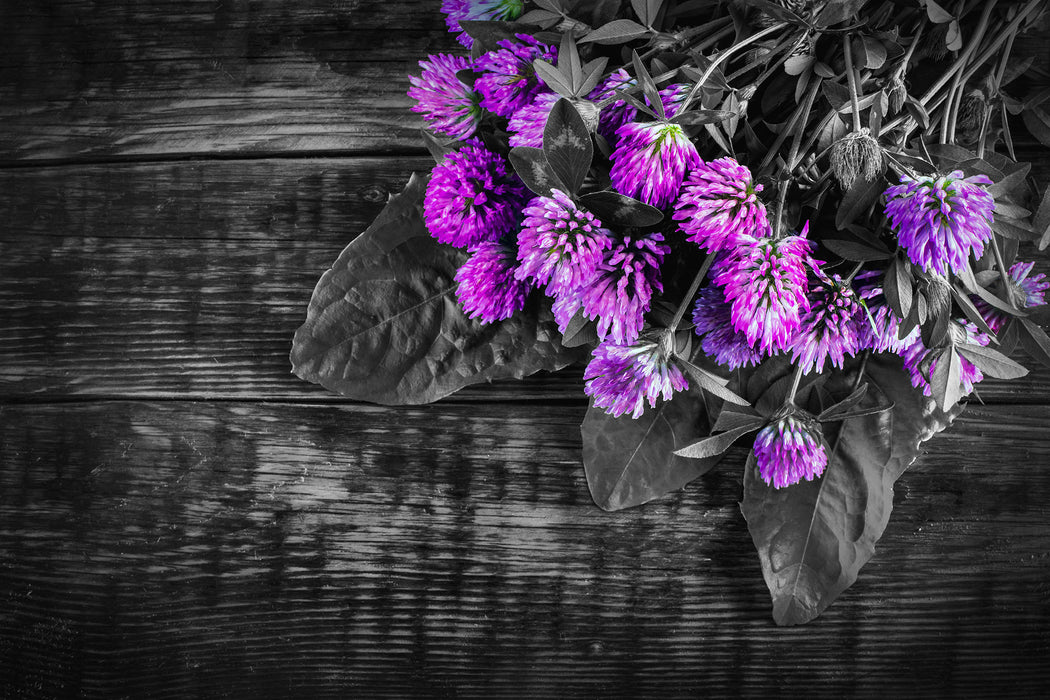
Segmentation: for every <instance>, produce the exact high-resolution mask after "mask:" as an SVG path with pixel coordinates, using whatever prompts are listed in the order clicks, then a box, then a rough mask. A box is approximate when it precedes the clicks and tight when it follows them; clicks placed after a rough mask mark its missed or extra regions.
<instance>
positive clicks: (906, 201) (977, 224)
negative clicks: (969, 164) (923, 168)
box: [886, 170, 995, 275]
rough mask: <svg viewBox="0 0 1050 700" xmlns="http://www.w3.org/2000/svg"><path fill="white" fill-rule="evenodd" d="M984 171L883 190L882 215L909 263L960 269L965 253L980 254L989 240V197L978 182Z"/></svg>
mask: <svg viewBox="0 0 1050 700" xmlns="http://www.w3.org/2000/svg"><path fill="white" fill-rule="evenodd" d="M990 184H992V181H991V180H989V179H988V178H987V177H985V176H984V175H973V176H971V177H966V178H964V177H963V174H962V171H960V170H953V171H952V172H950V173H949V174H948V175H944V176H941V177H937V178H934V177H932V176H926V177H920V178H919V179H917V180H915V179H913V178H911V177H909V176H907V175H902V176H901V184H900V185H894V186H892V187H890V188H888V189H887V190H886V200H887V201H886V216H887V217H888V218H889V220H890V223H891V225H892V227H893V230H894V231H895V232H896V233H897V240H898V241H900V244H901V246H903V247H904V249H905V250H906V251H907V252H908V257H909V258H911V260H912V262H914V263H915V264H916V265H919V266H920V267H922V268H923V269H924V270H927V271H930V270H932V271H933V272H936V273H937V274H940V275H946V274H948V271H949V270H951V271H952V272H961V271H962V270H964V269H965V268H966V266H967V264H968V262H969V257H970V254H971V253H972V254H973V255H974V256H976V257H980V256H981V254H982V253H983V252H984V244H985V243H987V242H988V241H989V240H991V238H992V220H993V212H994V211H995V198H994V197H992V195H991V194H989V193H988V191H987V190H985V189H984V188H983V187H981V185H990Z"/></svg>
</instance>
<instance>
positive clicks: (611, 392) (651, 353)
mask: <svg viewBox="0 0 1050 700" xmlns="http://www.w3.org/2000/svg"><path fill="white" fill-rule="evenodd" d="M583 378H584V379H585V380H586V383H585V384H584V389H583V391H584V393H585V394H586V395H587V396H590V397H591V398H593V399H594V406H595V407H596V408H604V409H605V412H606V413H609V414H612V415H614V416H622V415H623V414H625V413H628V412H630V414H631V417H632V418H637V417H638V416H640V415H642V411H644V410H645V404H646V401H648V403H649V406H650V407H654V406H656V400H657V399H658V398H660V397H663V399H664V400H665V401H667V400H669V399H670V398H671V397H672V396H673V395H674V392H676V391H684V390H685V389H687V388H688V387H689V382H688V380H687V379H686V378H685V375H683V374H682V370H681V369H679V368H678V366H677V365H675V364H674V363H673V362H672V360H671V358H670V357H669V355H668V353H667V351H666V350H665V349H664V347H663V346H662V344H660V343H656V342H653V341H652V340H639V341H637V342H635V343H634V344H620V343H602V344H601V345H599V346H598V347H597V348H595V349H594V353H593V357H592V359H591V361H590V363H589V364H588V365H587V369H586V371H585V372H584V375H583Z"/></svg>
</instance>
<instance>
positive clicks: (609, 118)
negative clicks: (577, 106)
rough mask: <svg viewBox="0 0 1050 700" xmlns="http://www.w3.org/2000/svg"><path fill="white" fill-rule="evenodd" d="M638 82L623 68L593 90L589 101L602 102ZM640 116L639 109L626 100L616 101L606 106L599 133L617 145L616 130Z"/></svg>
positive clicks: (601, 115) (600, 117)
mask: <svg viewBox="0 0 1050 700" xmlns="http://www.w3.org/2000/svg"><path fill="white" fill-rule="evenodd" d="M635 84H636V81H635V79H634V78H632V77H631V76H630V74H628V73H627V71H625V70H624V69H623V68H619V69H617V70H615V71H614V72H613V73H612V74H611V75H609V76H608V77H606V78H605V79H604V80H602V82H600V83H598V85H597V86H596V87H595V88H594V89H593V90H591V93H590V94H589V95H588V96H587V99H588V100H590V101H591V102H601V101H602V100H607V99H609V98H610V97H612V96H613V95H615V94H616V92H617V91H618V90H624V89H626V88H629V87H631V86H632V85H635ZM637 116H638V109H637V108H636V107H635V106H634V105H632V104H630V103H629V102H626V101H624V100H616V101H615V102H611V103H610V104H608V105H606V106H605V107H604V108H603V109H602V111H601V114H600V115H599V117H598V133H599V134H601V135H602V136H604V137H605V139H606V140H608V141H609V142H610V143H612V144H613V145H615V143H616V140H617V139H616V130H617V129H619V128H620V127H621V126H623V125H624V124H626V123H627V122H632V121H634V119H635V117H637Z"/></svg>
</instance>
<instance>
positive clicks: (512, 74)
mask: <svg viewBox="0 0 1050 700" xmlns="http://www.w3.org/2000/svg"><path fill="white" fill-rule="evenodd" d="M515 36H516V37H517V41H509V40H503V41H499V42H497V46H499V47H500V48H499V49H497V50H496V51H489V52H488V53H486V54H484V55H482V56H481V57H480V58H478V59H477V60H476V61H475V62H474V70H475V71H477V72H478V73H480V75H479V76H478V77H477V79H476V80H475V81H474V89H475V90H477V91H478V92H479V93H480V94H481V106H482V107H484V108H485V109H487V110H488V111H490V112H492V113H493V114H496V115H498V116H501V117H507V118H508V119H509V118H510V117H513V116H514V114H515V113H516V112H517V111H518V110H520V109H522V108H524V107H526V106H528V104H529V103H530V102H532V100H533V99H534V98H535V97H536V95H538V94H539V93H540V91H541V90H542V89H543V88H544V87H545V85H544V83H543V81H542V80H541V79H540V78H539V76H537V75H536V71H535V69H533V67H532V62H533V61H534V60H535V59H537V58H542V59H543V60H545V61H550V62H554V60H555V58H556V57H557V50H556V49H555V48H554V47H553V46H548V45H547V44H543V43H540V42H539V41H537V40H536V39H534V38H532V37H531V36H529V35H528V34H515Z"/></svg>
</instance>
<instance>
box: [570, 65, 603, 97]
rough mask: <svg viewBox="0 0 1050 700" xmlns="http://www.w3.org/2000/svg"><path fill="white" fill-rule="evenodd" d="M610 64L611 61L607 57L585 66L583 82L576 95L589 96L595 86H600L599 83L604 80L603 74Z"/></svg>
mask: <svg viewBox="0 0 1050 700" xmlns="http://www.w3.org/2000/svg"><path fill="white" fill-rule="evenodd" d="M608 63H609V59H608V58H607V57H605V56H599V57H598V58H596V59H594V60H593V61H588V62H587V63H586V64H585V65H584V66H583V73H584V76H583V82H582V83H581V84H580V85H579V86H578V87H577V89H576V94H577V95H589V94H590V93H591V91H592V90H594V88H595V86H596V85H598V81H599V80H601V79H602V72H603V71H604V70H605V66H606V64H608Z"/></svg>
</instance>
